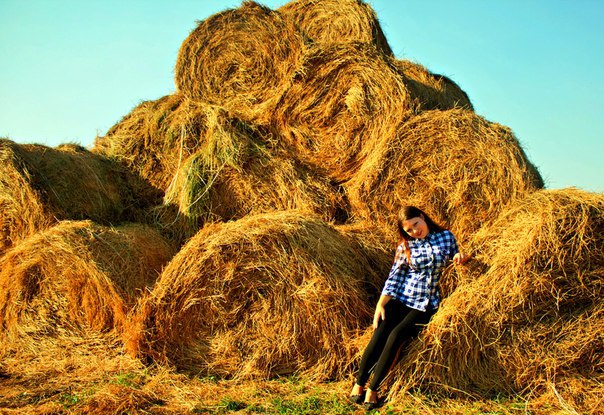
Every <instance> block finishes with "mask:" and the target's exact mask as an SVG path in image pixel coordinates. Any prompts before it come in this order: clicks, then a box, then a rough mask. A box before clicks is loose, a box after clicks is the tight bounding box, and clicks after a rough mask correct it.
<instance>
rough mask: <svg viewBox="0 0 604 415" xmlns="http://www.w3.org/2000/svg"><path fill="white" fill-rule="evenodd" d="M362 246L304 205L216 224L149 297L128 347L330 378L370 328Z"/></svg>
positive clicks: (236, 371) (181, 363)
mask: <svg viewBox="0 0 604 415" xmlns="http://www.w3.org/2000/svg"><path fill="white" fill-rule="evenodd" d="M372 273H373V270H372V268H371V266H370V265H369V263H368V262H367V260H366V259H365V256H364V254H363V252H362V251H360V250H359V249H358V245H356V244H354V243H351V242H350V241H349V240H348V239H347V238H345V237H344V236H343V235H341V234H340V233H339V232H338V231H337V230H335V229H334V228H333V227H332V226H330V225H328V224H327V223H325V222H323V221H321V220H319V219H317V218H316V217H313V216H309V215H307V214H302V213H300V212H296V211H288V212H275V213H270V214H263V215H249V216H246V217H245V218H243V219H240V220H238V221H233V222H229V223H220V224H212V225H207V226H206V227H204V229H202V230H201V231H200V232H199V233H198V234H197V235H196V236H195V237H193V238H192V239H191V240H190V241H189V242H188V243H187V244H186V245H185V246H184V247H183V248H182V249H181V251H180V252H179V253H178V254H177V255H176V256H175V257H174V259H173V260H172V261H171V262H170V264H169V265H168V266H167V267H166V268H165V270H164V271H163V273H162V275H161V278H160V279H159V280H158V282H157V284H156V287H155V289H154V290H153V292H152V293H150V295H149V296H148V297H147V298H146V299H145V300H144V301H142V302H141V305H140V307H138V313H137V314H136V316H137V317H136V319H135V320H136V323H135V324H134V325H133V327H132V329H131V330H130V336H129V338H130V342H129V343H128V346H127V347H128V349H129V350H130V352H132V353H134V354H138V355H143V356H149V357H151V358H152V359H153V360H156V361H163V360H166V359H167V360H169V361H170V362H172V363H174V364H175V365H176V366H177V367H179V368H180V369H183V370H188V371H195V372H199V371H203V372H207V373H211V374H217V375H220V376H226V377H237V378H251V377H269V376H276V375H281V374H288V373H293V372H301V373H305V374H306V375H308V376H311V377H315V378H323V379H325V378H328V377H330V376H333V375H335V374H337V373H338V372H340V371H341V370H344V369H345V368H346V365H348V364H349V362H350V356H349V354H350V352H349V346H348V340H349V339H350V338H352V337H354V334H355V331H356V330H358V329H360V328H361V327H365V326H366V325H367V324H369V319H370V317H371V313H372V309H371V307H372V305H371V304H370V303H369V302H368V301H367V294H366V292H365V290H364V289H363V286H364V285H365V284H366V282H365V281H367V280H370V279H371V278H374V277H372V276H371V275H372Z"/></svg>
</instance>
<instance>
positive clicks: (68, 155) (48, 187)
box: [0, 139, 158, 252]
mask: <svg viewBox="0 0 604 415" xmlns="http://www.w3.org/2000/svg"><path fill="white" fill-rule="evenodd" d="M157 201H158V198H157V195H156V194H154V193H153V192H152V191H149V190H148V188H147V187H146V186H145V185H144V184H143V183H141V182H140V180H138V179H137V178H136V177H134V176H133V175H132V174H131V173H129V172H127V171H126V170H125V169H124V168H123V167H121V166H120V165H119V164H116V163H115V162H112V161H111V160H109V159H107V158H105V157H103V156H100V155H96V154H92V153H91V152H89V151H87V150H86V149H84V148H83V147H80V146H76V145H72V144H64V145H61V146H59V147H57V148H56V149H53V148H49V147H46V146H42V145H36V144H16V143H14V142H12V141H10V140H5V139H0V252H1V251H3V250H4V249H6V248H8V247H9V246H12V245H13V244H14V243H15V242H17V241H19V240H20V239H23V238H25V237H27V236H29V235H32V234H33V233H35V232H36V231H38V230H40V229H44V228H46V227H48V226H50V225H51V224H53V223H55V222H56V221H57V220H61V219H74V220H79V219H91V220H94V221H95V222H98V223H101V224H111V223H118V222H121V221H123V220H132V219H133V218H134V217H136V215H137V212H138V211H139V210H141V209H145V208H146V207H147V206H148V205H152V204H154V203H157Z"/></svg>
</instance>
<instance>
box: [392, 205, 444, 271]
mask: <svg viewBox="0 0 604 415" xmlns="http://www.w3.org/2000/svg"><path fill="white" fill-rule="evenodd" d="M420 216H423V217H424V221H425V222H426V225H428V230H429V231H430V232H441V231H444V230H445V229H446V228H444V227H442V226H440V225H439V224H438V223H436V222H434V221H433V220H432V218H430V216H428V215H427V214H426V213H425V212H424V211H422V210H421V209H419V208H417V207H415V206H403V208H402V209H401V210H400V211H399V212H398V219H397V228H398V235H399V245H400V244H401V243H403V244H405V254H406V255H407V260H408V261H409V263H411V253H410V252H409V240H411V239H413V238H411V236H409V234H408V233H407V232H405V228H404V227H403V222H404V221H406V220H409V219H413V218H418V217H420Z"/></svg>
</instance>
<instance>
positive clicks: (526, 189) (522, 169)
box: [344, 109, 543, 242]
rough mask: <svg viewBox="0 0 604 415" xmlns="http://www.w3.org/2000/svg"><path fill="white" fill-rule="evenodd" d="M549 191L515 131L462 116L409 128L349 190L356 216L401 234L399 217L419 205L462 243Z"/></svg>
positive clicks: (422, 120) (447, 114) (436, 114)
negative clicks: (508, 209) (518, 202)
mask: <svg viewBox="0 0 604 415" xmlns="http://www.w3.org/2000/svg"><path fill="white" fill-rule="evenodd" d="M542 186H543V182H542V179H541V176H540V175H539V173H538V172H537V170H536V169H535V168H534V167H533V166H532V165H531V164H530V162H529V161H528V160H527V158H526V155H525V154H524V152H523V150H522V148H521V146H520V144H519V143H518V141H517V140H516V138H515V137H514V135H513V134H512V132H511V131H510V130H509V129H508V128H506V127H503V126H501V125H499V124H495V123H490V122H488V121H486V120H485V119H483V118H482V117H480V116H478V115H476V114H475V113H473V112H471V111H468V110H461V109H453V110H448V111H437V110H435V111H426V112H424V113H422V114H420V115H417V116H415V117H412V118H410V119H409V120H408V121H406V122H404V123H402V124H401V125H400V126H399V129H398V133H397V135H395V138H394V139H391V140H390V142H389V143H388V147H387V148H385V149H383V150H381V151H376V152H374V153H373V154H372V155H371V157H370V158H368V159H367V160H366V161H365V163H364V164H363V166H362V167H361V169H360V170H359V172H358V173H356V174H355V176H354V177H353V178H352V179H351V180H350V181H348V182H347V183H345V184H344V188H345V189H346V192H347V194H348V197H349V200H350V203H351V206H352V215H353V216H357V217H360V218H363V219H365V220H370V221H372V222H376V223H379V224H383V226H384V227H385V228H386V229H395V225H396V212H398V210H399V209H400V208H401V207H402V206H403V205H407V204H410V205H416V206H419V207H421V208H422V209H425V210H426V212H428V213H429V214H430V215H431V216H433V217H434V219H435V220H437V221H438V222H440V223H443V224H444V225H445V226H449V227H451V229H452V231H453V232H454V233H455V235H456V236H457V238H458V240H460V241H462V242H463V241H466V240H468V239H469V237H470V236H471V235H472V233H473V232H475V231H476V230H478V228H479V227H481V226H484V225H485V224H487V223H489V222H490V221H492V220H494V219H495V218H496V217H497V216H498V214H499V212H500V211H501V210H502V209H503V207H504V206H506V205H507V204H509V203H510V202H512V201H513V200H514V199H515V198H518V197H523V196H524V195H526V194H528V193H531V192H533V191H534V190H535V189H537V188H540V187H542ZM393 212H395V213H393Z"/></svg>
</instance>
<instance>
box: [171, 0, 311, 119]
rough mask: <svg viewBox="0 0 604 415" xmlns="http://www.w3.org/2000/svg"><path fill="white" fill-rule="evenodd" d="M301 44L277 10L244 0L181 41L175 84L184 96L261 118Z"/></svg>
mask: <svg viewBox="0 0 604 415" xmlns="http://www.w3.org/2000/svg"><path fill="white" fill-rule="evenodd" d="M303 48H304V40H303V38H302V35H301V33H300V32H299V31H298V30H297V29H296V28H295V27H294V25H293V24H292V23H291V22H288V21H286V20H285V19H283V18H282V16H281V14H280V13H278V12H275V11H272V10H270V9H269V8H267V7H265V6H261V5H259V4H257V3H254V2H252V1H244V2H243V3H242V5H241V7H239V8H237V9H231V10H225V11H223V12H220V13H217V14H215V15H213V16H210V17H208V18H207V19H205V20H203V21H201V22H199V24H198V25H197V27H196V28H195V29H194V30H193V31H192V32H191V34H190V35H189V36H188V37H187V38H186V39H185V40H184V42H183V43H182V45H181V47H180V50H179V52H178V57H177V60H176V67H175V70H174V72H175V82H176V87H177V89H178V91H179V92H180V93H182V94H183V95H185V96H187V97H190V98H193V99H195V100H199V101H204V102H207V103H210V104H216V105H221V106H224V107H225V108H227V109H228V110H229V111H231V112H233V113H234V114H235V115H237V116H239V117H242V118H244V119H246V120H255V121H258V122H264V121H266V120H267V118H268V117H270V113H271V112H272V109H273V107H274V104H275V103H276V101H277V100H278V99H279V97H280V96H281V94H282V93H283V91H284V90H285V89H286V88H287V87H288V85H289V82H290V79H291V77H292V75H293V73H294V71H295V70H296V69H297V68H298V66H299V64H300V61H301V58H302V53H303Z"/></svg>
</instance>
